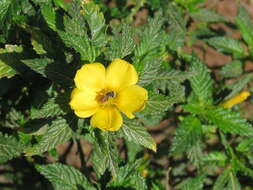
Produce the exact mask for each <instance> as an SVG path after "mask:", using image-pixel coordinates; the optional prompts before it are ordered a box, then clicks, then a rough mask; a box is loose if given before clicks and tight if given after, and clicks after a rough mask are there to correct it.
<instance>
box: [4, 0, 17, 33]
mask: <svg viewBox="0 0 253 190" xmlns="http://www.w3.org/2000/svg"><path fill="white" fill-rule="evenodd" d="M20 10H21V7H20V1H18V0H1V1H0V30H1V31H2V32H3V33H4V34H5V36H7V34H8V32H9V29H10V27H11V24H12V19H13V17H15V16H17V15H18V14H19V13H20Z"/></svg>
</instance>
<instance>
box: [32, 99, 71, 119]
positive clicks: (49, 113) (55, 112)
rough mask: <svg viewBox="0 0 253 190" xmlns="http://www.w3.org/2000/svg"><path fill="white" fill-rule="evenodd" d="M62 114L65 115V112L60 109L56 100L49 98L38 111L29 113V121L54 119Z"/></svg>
mask: <svg viewBox="0 0 253 190" xmlns="http://www.w3.org/2000/svg"><path fill="white" fill-rule="evenodd" d="M62 114H66V112H65V110H64V109H62V107H61V105H59V103H58V102H57V100H56V98H50V99H49V100H48V101H47V102H46V103H45V104H43V106H42V107H41V108H40V109H36V111H32V112H31V119H40V118H48V117H55V116H59V115H62Z"/></svg>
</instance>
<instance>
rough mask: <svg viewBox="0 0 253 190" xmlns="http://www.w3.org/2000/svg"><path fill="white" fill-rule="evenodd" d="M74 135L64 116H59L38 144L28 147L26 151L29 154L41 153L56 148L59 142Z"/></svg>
mask: <svg viewBox="0 0 253 190" xmlns="http://www.w3.org/2000/svg"><path fill="white" fill-rule="evenodd" d="M71 137H72V130H71V129H70V127H69V126H68V124H67V122H66V120H65V119H63V118H57V119H56V120H54V121H53V122H52V124H51V125H50V126H49V127H48V130H47V132H46V133H45V134H44V135H42V137H41V139H40V140H39V142H38V144H36V145H35V146H33V147H31V148H28V149H27V150H26V151H25V153H26V155H27V156H32V155H37V154H41V153H43V152H46V151H49V150H51V149H53V148H55V147H56V146H57V145H58V144H62V143H64V142H66V141H68V140H69V139H70V138H71Z"/></svg>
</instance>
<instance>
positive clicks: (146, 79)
mask: <svg viewBox="0 0 253 190" xmlns="http://www.w3.org/2000/svg"><path fill="white" fill-rule="evenodd" d="M161 61H162V60H161V59H160V58H157V57H155V58H151V59H148V58H146V59H145V58H144V60H142V61H141V62H135V67H136V68H137V70H140V72H139V73H138V74H139V81H138V84H139V85H140V86H145V85H148V84H150V83H151V82H152V81H154V80H155V77H156V76H157V73H158V71H159V67H160V65H161Z"/></svg>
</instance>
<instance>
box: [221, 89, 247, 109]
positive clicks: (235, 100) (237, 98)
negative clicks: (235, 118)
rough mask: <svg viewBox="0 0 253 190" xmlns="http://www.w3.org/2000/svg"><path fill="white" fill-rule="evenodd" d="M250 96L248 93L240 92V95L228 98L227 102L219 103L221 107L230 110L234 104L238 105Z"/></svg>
mask: <svg viewBox="0 0 253 190" xmlns="http://www.w3.org/2000/svg"><path fill="white" fill-rule="evenodd" d="M249 96H250V93H249V92H248V91H242V92H241V93H239V94H237V95H236V96H234V97H232V98H230V99H229V100H227V101H225V102H223V103H221V106H222V107H224V108H231V107H233V106H234V105H235V104H239V103H241V102H243V101H244V100H246V99H247V98H248V97H249Z"/></svg>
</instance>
